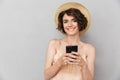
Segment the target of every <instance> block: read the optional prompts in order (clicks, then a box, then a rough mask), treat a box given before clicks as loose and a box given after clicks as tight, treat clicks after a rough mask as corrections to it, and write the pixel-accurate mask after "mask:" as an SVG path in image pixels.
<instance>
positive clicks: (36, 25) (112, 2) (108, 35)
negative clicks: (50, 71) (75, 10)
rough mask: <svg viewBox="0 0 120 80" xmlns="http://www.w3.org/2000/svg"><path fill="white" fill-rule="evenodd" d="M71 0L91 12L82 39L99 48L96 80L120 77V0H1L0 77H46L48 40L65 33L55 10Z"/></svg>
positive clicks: (34, 79)
mask: <svg viewBox="0 0 120 80" xmlns="http://www.w3.org/2000/svg"><path fill="white" fill-rule="evenodd" d="M69 1H72V2H73V1H74V2H80V3H81V4H83V5H84V6H86V7H87V8H88V10H89V11H90V13H91V26H90V28H89V30H88V31H87V32H86V33H85V34H84V35H82V36H81V40H82V41H84V42H87V43H90V44H92V45H93V46H95V48H96V59H95V80H120V62H119V61H120V58H119V57H120V35H119V34H120V0H0V80H44V64H45V55H46V49H47V46H48V42H49V40H51V39H54V38H58V39H59V38H63V37H64V35H62V34H61V33H60V32H58V31H57V30H56V25H55V23H54V14H55V12H56V10H57V8H58V7H59V6H60V5H61V4H63V3H66V2H69Z"/></svg>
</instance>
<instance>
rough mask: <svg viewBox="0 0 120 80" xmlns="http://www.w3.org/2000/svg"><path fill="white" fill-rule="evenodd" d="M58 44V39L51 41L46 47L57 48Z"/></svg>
mask: <svg viewBox="0 0 120 80" xmlns="http://www.w3.org/2000/svg"><path fill="white" fill-rule="evenodd" d="M58 43H59V39H51V40H50V41H49V44H48V45H49V46H51V47H55V46H57V44H58Z"/></svg>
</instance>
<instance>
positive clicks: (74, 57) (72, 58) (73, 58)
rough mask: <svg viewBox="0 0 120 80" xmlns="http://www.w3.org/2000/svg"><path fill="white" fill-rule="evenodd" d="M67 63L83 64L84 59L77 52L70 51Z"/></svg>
mask: <svg viewBox="0 0 120 80" xmlns="http://www.w3.org/2000/svg"><path fill="white" fill-rule="evenodd" d="M68 61H69V62H68V64H78V65H80V66H83V65H85V64H86V63H85V61H84V59H83V58H82V56H81V55H80V54H79V53H77V52H71V53H69V55H68Z"/></svg>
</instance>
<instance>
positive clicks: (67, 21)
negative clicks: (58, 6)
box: [63, 14, 79, 35]
mask: <svg viewBox="0 0 120 80" xmlns="http://www.w3.org/2000/svg"><path fill="white" fill-rule="evenodd" d="M63 27H64V31H65V32H66V34H67V35H75V34H79V29H78V23H77V21H76V19H75V18H74V17H73V16H68V15H67V14H65V15H64V16H63Z"/></svg>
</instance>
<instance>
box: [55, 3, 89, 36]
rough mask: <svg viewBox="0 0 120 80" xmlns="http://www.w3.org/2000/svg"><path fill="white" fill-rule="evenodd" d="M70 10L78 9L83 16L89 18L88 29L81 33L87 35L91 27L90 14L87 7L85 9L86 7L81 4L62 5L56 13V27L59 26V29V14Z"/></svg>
mask: <svg viewBox="0 0 120 80" xmlns="http://www.w3.org/2000/svg"><path fill="white" fill-rule="evenodd" d="M69 8H76V9H78V10H80V11H81V13H82V14H83V15H84V16H85V17H86V18H87V20H88V23H87V27H86V28H85V29H84V30H83V31H80V35H82V34H83V33H85V32H86V31H87V30H88V28H89V26H90V13H89V11H88V9H87V8H86V7H84V6H83V5H82V4H80V3H77V2H68V3H65V4H63V5H61V6H60V7H59V8H58V9H57V11H56V13H55V23H56V25H57V27H58V16H59V14H60V13H61V12H62V11H64V10H67V9H69Z"/></svg>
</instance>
